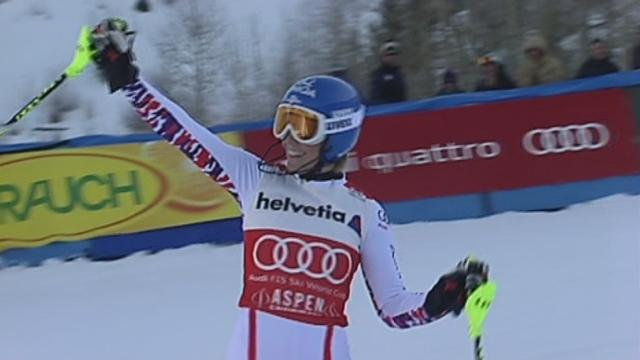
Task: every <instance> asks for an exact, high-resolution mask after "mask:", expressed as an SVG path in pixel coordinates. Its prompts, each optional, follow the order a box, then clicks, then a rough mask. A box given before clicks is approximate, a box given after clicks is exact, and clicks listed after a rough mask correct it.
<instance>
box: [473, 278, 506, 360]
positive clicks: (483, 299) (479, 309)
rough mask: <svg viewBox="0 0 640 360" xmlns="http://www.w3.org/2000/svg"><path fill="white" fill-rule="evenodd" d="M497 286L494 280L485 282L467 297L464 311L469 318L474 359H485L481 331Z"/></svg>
mask: <svg viewBox="0 0 640 360" xmlns="http://www.w3.org/2000/svg"><path fill="white" fill-rule="evenodd" d="M497 289H498V286H497V284H496V283H495V282H494V281H489V282H486V283H484V284H482V285H480V286H478V288H476V289H475V290H474V291H473V292H472V293H471V294H470V295H469V297H468V298H467V302H466V304H465V311H466V313H467V318H468V320H469V336H470V337H471V340H473V350H474V359H475V360H485V357H484V352H483V348H482V333H483V331H484V322H485V320H486V319H487V315H488V314H489V310H490V309H491V304H492V303H493V300H494V299H495V297H496V292H497Z"/></svg>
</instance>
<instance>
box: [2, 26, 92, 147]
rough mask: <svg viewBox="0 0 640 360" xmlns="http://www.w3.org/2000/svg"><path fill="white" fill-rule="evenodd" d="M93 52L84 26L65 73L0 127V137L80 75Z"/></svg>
mask: <svg viewBox="0 0 640 360" xmlns="http://www.w3.org/2000/svg"><path fill="white" fill-rule="evenodd" d="M93 53H94V52H93V50H92V41H91V29H90V28H89V27H88V26H84V27H83V28H82V31H81V32H80V38H79V39H78V45H77V47H76V53H75V56H74V58H73V61H72V62H71V64H70V65H69V66H68V67H67V68H66V69H65V71H64V72H63V73H62V74H61V75H60V76H59V77H58V78H57V79H56V80H55V81H54V82H52V83H51V84H50V85H49V86H47V87H46V88H45V89H44V90H43V91H42V92H41V93H40V94H39V95H38V96H36V97H34V98H33V99H31V101H29V102H28V103H27V104H26V105H25V106H23V107H22V108H21V109H20V110H18V112H16V113H15V114H14V115H13V116H12V117H11V118H10V119H9V121H7V122H5V123H4V124H2V125H0V136H2V134H4V133H6V132H7V131H9V130H10V129H11V127H12V125H14V124H15V123H17V122H19V121H20V120H22V119H24V118H25V117H26V116H27V115H29V113H31V112H32V111H33V109H35V108H36V107H37V106H38V105H40V103H42V101H43V100H44V99H46V98H47V97H48V96H49V95H51V93H53V92H54V91H55V90H56V89H57V88H59V87H60V85H62V83H64V82H65V80H67V79H69V78H74V77H77V76H79V75H80V74H82V72H83V71H84V70H85V69H86V68H87V66H88V65H89V64H90V63H91V61H92V60H93Z"/></svg>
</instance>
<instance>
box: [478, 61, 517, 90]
mask: <svg viewBox="0 0 640 360" xmlns="http://www.w3.org/2000/svg"><path fill="white" fill-rule="evenodd" d="M478 65H480V66H482V73H483V76H482V79H480V81H479V82H478V84H477V85H476V91H489V90H506V89H513V88H515V87H516V83H515V82H514V81H513V79H511V76H509V74H508V73H507V70H506V69H505V67H504V64H502V61H501V60H500V58H499V57H498V56H496V55H492V54H487V55H484V56H482V57H480V58H479V59H478Z"/></svg>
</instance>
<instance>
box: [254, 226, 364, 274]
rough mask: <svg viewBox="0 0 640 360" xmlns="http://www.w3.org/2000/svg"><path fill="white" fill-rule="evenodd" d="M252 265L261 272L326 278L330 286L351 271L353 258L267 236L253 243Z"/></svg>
mask: <svg viewBox="0 0 640 360" xmlns="http://www.w3.org/2000/svg"><path fill="white" fill-rule="evenodd" d="M270 250H271V251H270ZM253 262H254V264H255V265H256V266H257V267H258V268H259V269H261V270H264V271H272V270H281V271H283V272H285V273H287V274H305V275H307V276H309V277H310V278H312V279H326V280H328V281H329V282H330V283H332V284H334V285H339V284H342V283H344V282H345V281H346V280H347V279H348V278H349V276H350V275H351V272H352V270H353V259H351V255H350V254H349V252H347V250H344V249H339V248H332V247H330V246H329V245H327V244H324V243H321V242H306V241H304V240H301V239H297V238H293V237H288V238H284V239H283V238H280V237H278V236H276V235H270V234H268V235H263V236H262V237H260V238H259V239H258V240H257V241H256V244H255V246H254V249H253Z"/></svg>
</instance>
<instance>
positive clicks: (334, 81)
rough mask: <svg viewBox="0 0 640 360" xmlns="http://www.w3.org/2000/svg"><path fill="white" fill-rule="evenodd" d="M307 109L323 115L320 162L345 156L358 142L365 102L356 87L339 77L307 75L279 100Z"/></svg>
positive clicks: (335, 160) (282, 103)
mask: <svg viewBox="0 0 640 360" xmlns="http://www.w3.org/2000/svg"><path fill="white" fill-rule="evenodd" d="M279 105H280V106H282V105H290V106H295V107H297V108H302V109H307V110H310V111H312V112H315V113H319V114H321V115H323V117H322V119H323V122H324V124H321V127H322V131H324V137H325V142H324V147H323V152H322V159H321V160H322V162H323V163H335V162H337V161H339V160H341V159H342V158H344V157H346V156H347V154H348V153H349V151H351V150H353V148H354V147H355V146H356V143H357V142H358V136H359V135H360V128H361V127H362V121H363V120H364V115H365V106H364V105H363V104H362V102H361V101H360V96H359V95H358V91H357V90H356V89H355V88H354V87H353V86H352V85H351V84H349V83H347V82H346V81H344V80H341V79H339V78H336V77H333V76H326V75H315V76H309V77H306V78H304V79H301V80H299V81H297V82H296V83H295V84H293V85H292V86H291V87H290V88H289V89H288V90H287V92H286V93H285V94H284V97H283V98H282V101H281V102H280V104H279Z"/></svg>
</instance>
